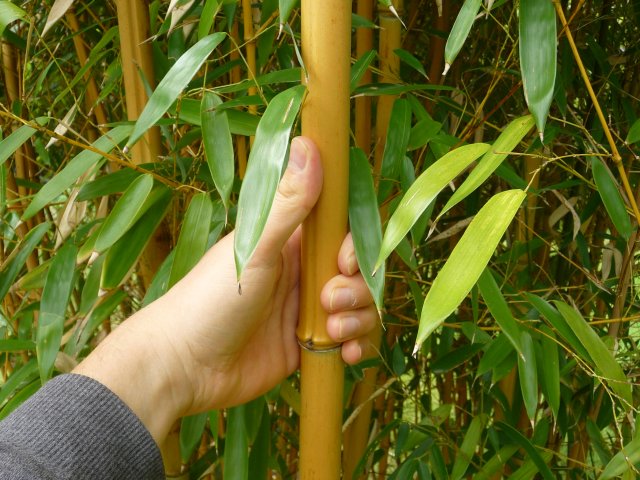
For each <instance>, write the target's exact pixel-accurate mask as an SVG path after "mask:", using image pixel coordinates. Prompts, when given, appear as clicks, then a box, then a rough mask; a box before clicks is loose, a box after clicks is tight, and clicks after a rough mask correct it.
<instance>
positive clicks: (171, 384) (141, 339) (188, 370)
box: [78, 138, 378, 440]
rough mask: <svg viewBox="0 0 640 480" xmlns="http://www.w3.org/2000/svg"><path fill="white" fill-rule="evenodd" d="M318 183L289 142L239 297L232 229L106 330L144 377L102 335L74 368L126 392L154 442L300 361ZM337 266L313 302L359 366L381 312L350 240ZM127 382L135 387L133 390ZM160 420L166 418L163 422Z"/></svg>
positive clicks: (303, 149) (304, 145) (316, 173)
mask: <svg viewBox="0 0 640 480" xmlns="http://www.w3.org/2000/svg"><path fill="white" fill-rule="evenodd" d="M321 186H322V167H321V164H320V156H319V152H318V150H317V149H316V147H315V146H314V145H313V143H312V142H311V141H310V140H309V139H304V138H299V139H295V140H294V141H293V143H292V146H291V154H290V160H289V167H288V168H287V170H286V172H285V174H284V176H283V178H282V180H281V182H280V185H279V188H278V193H277V195H276V198H275V200H274V204H273V206H272V209H271V212H270V214H269V218H268V221H267V224H266V227H265V230H264V233H263V236H262V238H261V240H260V242H259V245H258V247H257V249H256V252H255V254H254V256H253V257H252V259H251V261H250V262H249V264H248V265H247V267H246V269H245V271H244V272H243V274H242V279H241V283H242V295H239V293H238V284H237V279H236V270H235V264H234V256H233V235H234V234H233V233H231V234H230V235H228V236H226V237H225V238H223V239H222V240H220V241H219V242H218V243H217V244H216V245H215V246H214V247H212V248H211V249H210V250H209V251H208V252H207V253H206V254H205V256H204V257H203V258H202V260H201V261H200V262H199V263H198V264H197V265H196V266H195V267H194V269H193V270H192V271H191V272H189V274H187V275H186V276H185V277H184V278H183V279H182V280H181V281H180V282H178V283H177V284H176V285H175V286H174V287H173V288H172V289H171V290H170V291H169V292H167V294H166V295H164V296H163V297H162V298H160V299H158V300H157V301H156V302H154V303H153V304H151V305H149V306H148V307H146V308H145V309H143V310H141V311H140V312H138V313H137V314H136V315H134V317H132V318H131V319H129V320H127V321H126V322H125V323H124V324H123V326H121V327H119V328H118V329H116V331H115V332H114V333H113V334H112V335H111V336H110V337H112V341H111V345H114V346H115V347H117V351H118V353H119V354H122V352H128V353H127V354H125V357H124V358H125V359H126V357H129V358H128V360H121V361H122V362H123V363H125V364H126V365H127V367H126V368H127V369H128V370H129V371H131V373H130V375H129V376H131V375H133V374H134V371H137V370H138V369H139V371H140V377H143V378H140V379H138V380H137V381H136V380H134V381H131V379H129V380H128V381H125V380H126V378H127V376H126V375H124V376H123V374H122V369H120V368H118V367H117V364H114V363H113V361H112V360H111V359H110V357H112V356H113V355H109V352H108V349H109V343H108V342H109V340H110V339H109V338H108V339H107V341H105V342H104V343H103V345H104V346H103V345H101V347H102V348H99V349H98V350H97V351H96V352H94V353H95V355H93V354H92V356H93V357H94V360H93V362H92V361H91V356H90V357H89V358H88V359H87V360H85V362H83V364H84V365H83V364H81V365H80V367H79V368H78V373H83V374H85V375H89V376H92V377H94V378H96V379H97V380H98V381H101V382H102V383H104V384H106V385H107V386H108V387H109V388H111V389H112V390H113V391H114V392H115V393H117V394H118V395H119V396H120V397H121V398H123V400H125V402H126V403H128V404H129V406H131V407H132V408H133V409H134V411H135V412H136V413H137V414H138V416H139V417H140V418H141V419H142V421H143V423H145V425H146V426H147V427H148V428H149V430H150V431H151V433H152V435H153V436H154V438H156V440H159V439H161V438H162V437H163V436H164V435H166V431H167V430H168V428H169V427H170V425H171V422H172V421H173V420H175V418H177V417H178V416H182V415H187V414H193V413H197V412H201V411H205V410H209V409H213V408H222V407H229V406H233V405H237V404H241V403H244V402H247V401H249V400H251V399H253V398H255V397H257V396H259V395H261V394H262V393H265V392H266V391H268V390H269V389H271V388H273V387H274V386H276V385H277V384H278V383H279V382H280V381H282V380H283V379H284V378H286V377H287V376H288V375H289V374H291V373H292V372H293V371H294V370H295V369H296V368H297V367H298V364H299V356H300V347H299V345H298V342H297V338H296V334H295V330H296V326H297V322H298V315H299V312H298V307H299V302H298V290H299V273H300V229H299V226H300V224H301V223H302V221H303V220H304V219H305V218H306V216H307V215H308V214H309V212H310V211H311V209H312V208H313V206H314V204H315V202H316V201H317V199H318V196H319V194H320V190H321ZM337 263H338V268H339V271H340V273H339V274H338V275H337V276H336V277H334V278H332V279H331V280H330V281H329V282H328V283H327V284H326V285H325V287H324V289H323V291H322V295H321V298H320V301H321V304H322V306H323V307H324V308H325V310H326V311H327V312H328V319H327V332H328V333H329V335H330V336H331V338H332V339H333V340H335V341H336V342H343V345H342V357H343V359H344V360H345V361H346V362H348V363H356V362H358V361H359V360H360V359H361V358H362V357H363V356H365V355H366V354H367V353H368V350H369V348H370V346H369V340H368V337H367V335H368V333H369V332H371V331H372V330H373V329H374V327H375V324H376V322H377V321H378V314H377V311H376V309H375V306H374V304H373V299H372V297H371V295H370V293H369V291H368V289H367V287H366V284H365V282H364V279H363V278H362V275H361V274H360V273H359V272H358V265H357V261H356V260H355V253H354V247H353V242H352V240H351V237H350V236H347V238H346V239H345V241H344V243H343V245H342V247H341V249H340V253H339V256H338V259H337ZM116 342H117V345H115V344H116ZM123 345H124V346H123ZM112 348H113V347H112ZM100 359H102V360H100ZM116 363H117V362H116ZM105 369H110V370H111V372H112V373H111V374H107V373H105ZM96 371H97V372H96ZM143 372H146V375H142V373H143ZM118 375H119V376H120V378H113V377H117V376H118ZM123 378H124V379H125V380H123ZM132 386H133V388H135V389H136V390H138V392H139V393H136V392H132V391H130V390H131V388H132ZM145 390H146V391H147V393H146V394H145V393H143V392H144V391H145ZM157 390H160V391H162V395H161V398H162V399H161V402H160V403H162V405H163V407H162V408H166V409H167V410H169V411H168V412H166V415H161V414H160V413H161V412H159V410H158V409H159V405H158V404H157V402H156V404H155V405H154V404H153V403H151V402H152V400H151V399H152V397H154V395H151V394H149V391H152V392H155V391H157ZM165 417H166V418H170V417H173V418H171V420H168V422H169V423H167V421H162V418H165Z"/></svg>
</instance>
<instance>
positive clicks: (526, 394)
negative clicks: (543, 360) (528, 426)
mask: <svg viewBox="0 0 640 480" xmlns="http://www.w3.org/2000/svg"><path fill="white" fill-rule="evenodd" d="M520 343H521V345H522V356H518V375H519V377H520V390H521V392H522V399H523V400H524V406H525V410H526V411H527V415H528V417H529V420H531V421H532V422H533V420H534V419H535V416H536V410H537V408H538V370H537V367H536V352H535V348H534V345H533V339H532V338H531V335H530V334H529V332H525V331H523V332H520Z"/></svg>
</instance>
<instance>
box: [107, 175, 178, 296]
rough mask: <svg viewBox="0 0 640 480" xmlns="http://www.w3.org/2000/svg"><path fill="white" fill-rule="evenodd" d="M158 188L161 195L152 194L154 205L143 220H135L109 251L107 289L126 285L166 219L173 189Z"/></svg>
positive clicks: (149, 208)
mask: <svg viewBox="0 0 640 480" xmlns="http://www.w3.org/2000/svg"><path fill="white" fill-rule="evenodd" d="M156 191H157V192H158V193H159V195H153V194H152V195H149V197H153V198H152V200H154V201H153V202H147V203H151V204H148V205H147V206H145V207H143V209H144V210H146V212H145V213H144V215H142V217H141V218H140V220H138V221H137V222H135V224H134V225H133V226H132V227H131V228H130V229H129V230H128V231H127V232H126V233H125V234H124V235H122V237H120V239H119V240H118V241H116V242H115V243H114V244H113V245H112V246H111V247H110V248H109V250H108V251H107V253H106V254H105V259H104V266H103V268H102V275H101V279H100V286H101V288H102V289H103V290H112V289H114V288H117V287H118V286H120V285H121V284H122V282H123V281H124V280H125V279H126V278H127V276H128V274H129V272H130V271H131V269H132V268H133V267H134V265H135V264H136V262H137V261H138V258H140V255H142V252H143V251H144V248H145V247H146V245H147V244H148V243H149V240H151V238H152V237H153V234H154V232H155V231H156V229H157V228H158V226H159V225H160V222H162V219H163V218H164V216H165V213H166V212H167V209H168V208H169V205H170V203H171V199H172V195H171V190H169V189H168V188H166V187H165V186H159V187H157V188H155V189H154V192H156ZM151 207H153V208H151Z"/></svg>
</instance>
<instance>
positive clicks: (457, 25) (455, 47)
mask: <svg viewBox="0 0 640 480" xmlns="http://www.w3.org/2000/svg"><path fill="white" fill-rule="evenodd" d="M481 5H482V0H465V2H464V5H462V8H461V9H460V13H458V16H457V17H456V21H455V22H454V24H453V27H452V28H451V33H449V37H448V38H447V43H446V45H445V47H444V61H445V63H446V66H445V70H444V74H446V73H447V71H448V70H449V66H450V65H451V64H452V63H453V61H454V60H455V59H456V57H457V56H458V53H459V52H460V49H461V48H462V46H463V45H464V42H466V40H467V37H468V36H469V32H470V31H471V27H472V26H473V22H474V21H475V19H476V17H477V16H478V12H479V11H480V6H481Z"/></svg>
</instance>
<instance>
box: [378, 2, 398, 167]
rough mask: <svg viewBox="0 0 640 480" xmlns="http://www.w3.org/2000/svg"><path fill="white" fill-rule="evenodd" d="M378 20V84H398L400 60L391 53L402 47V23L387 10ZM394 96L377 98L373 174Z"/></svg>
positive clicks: (382, 147) (380, 157)
mask: <svg viewBox="0 0 640 480" xmlns="http://www.w3.org/2000/svg"><path fill="white" fill-rule="evenodd" d="M395 3H396V10H397V12H398V15H402V13H403V2H402V1H397V2H395ZM379 18H380V45H379V50H378V54H379V55H380V72H381V73H380V79H379V80H380V82H382V83H398V77H399V71H400V58H399V57H398V56H397V55H396V54H395V53H393V52H394V50H396V49H398V48H400V47H401V45H402V23H401V22H400V20H399V19H398V17H396V15H394V14H393V13H392V12H390V11H389V10H388V9H381V10H380V11H379ZM396 98H397V97H396V96H394V95H382V96H381V97H379V98H378V106H377V113H376V141H375V144H376V145H375V153H374V158H375V164H374V173H375V174H376V175H379V174H380V170H381V168H382V154H383V152H384V145H385V143H386V141H387V128H389V119H390V117H391V109H392V108H393V103H394V102H395V101H396Z"/></svg>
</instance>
